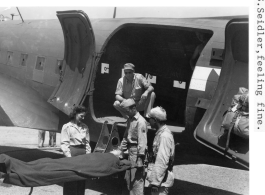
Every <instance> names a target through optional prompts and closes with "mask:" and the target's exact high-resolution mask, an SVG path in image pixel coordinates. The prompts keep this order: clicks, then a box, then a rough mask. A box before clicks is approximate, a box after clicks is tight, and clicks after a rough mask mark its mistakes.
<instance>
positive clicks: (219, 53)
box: [211, 48, 224, 60]
mask: <svg viewBox="0 0 265 195" xmlns="http://www.w3.org/2000/svg"><path fill="white" fill-rule="evenodd" d="M223 55H224V50H223V49H219V48H218V49H217V48H212V54H211V59H214V60H223V58H224V56H223Z"/></svg>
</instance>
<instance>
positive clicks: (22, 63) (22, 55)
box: [20, 54, 28, 66]
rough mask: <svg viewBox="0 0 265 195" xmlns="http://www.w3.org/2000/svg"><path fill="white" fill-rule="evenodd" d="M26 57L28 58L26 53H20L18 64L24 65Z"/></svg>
mask: <svg viewBox="0 0 265 195" xmlns="http://www.w3.org/2000/svg"><path fill="white" fill-rule="evenodd" d="M27 59H28V54H21V56H20V65H21V66H26V62H27Z"/></svg>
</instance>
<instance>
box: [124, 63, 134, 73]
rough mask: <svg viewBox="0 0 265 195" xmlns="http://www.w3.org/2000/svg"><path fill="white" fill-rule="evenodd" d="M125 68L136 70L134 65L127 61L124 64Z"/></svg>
mask: <svg viewBox="0 0 265 195" xmlns="http://www.w3.org/2000/svg"><path fill="white" fill-rule="evenodd" d="M124 70H133V71H134V65H133V64H132V63H126V64H124Z"/></svg>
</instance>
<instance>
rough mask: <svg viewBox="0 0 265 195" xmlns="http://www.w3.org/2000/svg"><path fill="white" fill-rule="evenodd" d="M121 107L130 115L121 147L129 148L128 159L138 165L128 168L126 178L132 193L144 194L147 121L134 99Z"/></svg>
mask: <svg viewBox="0 0 265 195" xmlns="http://www.w3.org/2000/svg"><path fill="white" fill-rule="evenodd" d="M121 107H122V108H123V109H124V110H125V111H126V114H127V115H128V116H129V119H128V121H127V128H126V131H125V133H124V137H123V140H122V142H121V149H122V150H123V151H125V150H128V160H129V161H130V162H131V163H132V165H133V166H138V167H137V168H132V169H130V170H127V171H126V173H125V179H126V182H127V187H128V190H129V191H130V195H143V194H144V174H145V170H144V167H143V163H144V160H145V153H146V150H147V122H146V120H145V119H144V117H142V116H141V115H140V113H139V112H138V111H137V110H136V104H135V101H134V100H133V99H127V100H124V101H123V102H122V103H121Z"/></svg>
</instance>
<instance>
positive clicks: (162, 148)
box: [145, 107, 175, 195]
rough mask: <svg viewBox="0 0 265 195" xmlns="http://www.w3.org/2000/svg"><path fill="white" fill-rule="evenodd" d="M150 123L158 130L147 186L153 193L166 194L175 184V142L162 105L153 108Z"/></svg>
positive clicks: (149, 166)
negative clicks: (166, 122)
mask: <svg viewBox="0 0 265 195" xmlns="http://www.w3.org/2000/svg"><path fill="white" fill-rule="evenodd" d="M147 117H148V118H149V123H150V125H151V127H152V128H153V129H155V130H156V134H155V138H154V141H153V150H152V154H150V158H149V165H148V169H147V177H146V181H145V186H146V187H150V188H151V194H152V195H162V194H163V195H166V194H168V190H169V187H172V186H173V184H174V174H173V170H172V168H173V161H174V155H175V142H174V138H173V135H172V133H171V131H170V130H169V129H168V127H167V126H166V124H165V121H166V120H167V114H166V111H165V110H164V109H163V108H162V107H155V108H153V109H151V111H150V113H149V114H148V115H147Z"/></svg>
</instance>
